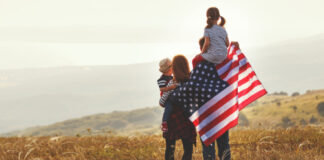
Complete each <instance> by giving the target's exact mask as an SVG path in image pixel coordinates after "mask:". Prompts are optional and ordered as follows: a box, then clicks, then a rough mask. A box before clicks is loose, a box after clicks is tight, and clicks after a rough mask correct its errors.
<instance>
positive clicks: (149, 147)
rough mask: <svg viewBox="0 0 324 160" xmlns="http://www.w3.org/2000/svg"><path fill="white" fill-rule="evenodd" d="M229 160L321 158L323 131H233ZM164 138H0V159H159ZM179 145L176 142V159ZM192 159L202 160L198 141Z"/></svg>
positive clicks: (162, 152)
mask: <svg viewBox="0 0 324 160" xmlns="http://www.w3.org/2000/svg"><path fill="white" fill-rule="evenodd" d="M230 144H231V151H232V157H233V159H239V160H245V159H246V160H252V159H253V160H259V159H260V160H276V159H278V160H279V159H283V160H290V159H291V160H299V159H303V160H304V159H305V160H306V159H307V160H309V159H313V160H316V159H317V160H320V159H324V128H323V127H306V128H292V129H278V130H253V129H245V130H233V131H231V132H230ZM164 145H165V142H164V139H163V138H162V137H161V135H152V136H134V137H119V136H84V137H10V138H0V159H1V160H83V159H87V160H95V159H96V160H162V159H164V158H163V157H164ZM181 155H182V145H181V141H178V142H177V146H176V153H175V157H176V159H181ZM193 157H194V158H193V159H195V160H200V159H202V155H201V145H200V141H198V140H197V147H195V148H194V154H193Z"/></svg>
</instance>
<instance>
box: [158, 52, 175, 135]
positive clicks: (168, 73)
mask: <svg viewBox="0 0 324 160" xmlns="http://www.w3.org/2000/svg"><path fill="white" fill-rule="evenodd" d="M159 65H160V69H159V70H160V72H162V75H161V77H160V78H159V79H158V80H157V83H158V86H159V88H160V91H161V94H160V95H161V98H160V101H159V103H160V106H162V107H164V113H163V118H162V125H161V129H162V131H163V132H167V131H168V126H167V120H168V119H169V118H170V115H171V111H172V104H171V102H170V101H168V97H169V94H170V93H171V92H172V90H173V89H174V88H175V87H176V84H173V81H171V80H172V79H173V77H172V68H171V66H172V62H171V60H170V59H169V58H165V59H162V60H161V61H160V63H159Z"/></svg>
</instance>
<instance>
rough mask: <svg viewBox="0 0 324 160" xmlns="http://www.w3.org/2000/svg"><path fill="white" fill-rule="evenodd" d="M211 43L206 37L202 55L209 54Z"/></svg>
mask: <svg viewBox="0 0 324 160" xmlns="http://www.w3.org/2000/svg"><path fill="white" fill-rule="evenodd" d="M209 43H210V39H209V37H205V43H204V46H203V48H202V50H201V53H202V54H203V53H206V52H207V50H208V47H209Z"/></svg>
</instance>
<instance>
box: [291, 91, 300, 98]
mask: <svg viewBox="0 0 324 160" xmlns="http://www.w3.org/2000/svg"><path fill="white" fill-rule="evenodd" d="M299 95H300V94H299V92H294V93H293V94H291V96H293V97H295V96H299Z"/></svg>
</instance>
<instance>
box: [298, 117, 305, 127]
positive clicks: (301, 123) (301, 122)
mask: <svg viewBox="0 0 324 160" xmlns="http://www.w3.org/2000/svg"><path fill="white" fill-rule="evenodd" d="M299 124H300V125H303V126H304V125H307V122H306V121H305V119H304V118H302V119H301V120H300V121H299Z"/></svg>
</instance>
